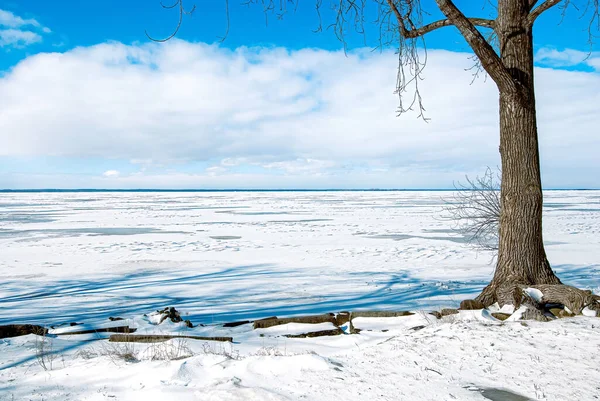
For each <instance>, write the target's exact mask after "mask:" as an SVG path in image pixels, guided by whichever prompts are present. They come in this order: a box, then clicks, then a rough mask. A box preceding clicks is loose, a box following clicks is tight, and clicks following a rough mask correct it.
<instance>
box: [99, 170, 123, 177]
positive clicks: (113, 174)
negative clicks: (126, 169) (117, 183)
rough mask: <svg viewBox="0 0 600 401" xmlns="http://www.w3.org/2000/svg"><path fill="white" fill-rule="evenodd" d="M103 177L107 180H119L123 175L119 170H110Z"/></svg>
mask: <svg viewBox="0 0 600 401" xmlns="http://www.w3.org/2000/svg"><path fill="white" fill-rule="evenodd" d="M102 175H103V176H104V177H107V178H117V177H119V176H120V175H121V173H120V172H118V171H117V170H108V171H105V172H104V173H103V174H102Z"/></svg>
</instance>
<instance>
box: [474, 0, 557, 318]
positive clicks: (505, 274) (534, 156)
mask: <svg viewBox="0 0 600 401" xmlns="http://www.w3.org/2000/svg"><path fill="white" fill-rule="evenodd" d="M529 7H530V6H529V2H528V1H527V0H504V1H501V2H499V3H498V18H497V20H496V32H497V34H498V38H499V41H500V58H501V60H502V63H503V64H504V67H505V68H506V69H507V70H508V72H509V73H510V75H511V77H512V79H513V80H514V82H515V83H516V84H517V85H516V90H514V89H513V87H510V86H509V87H504V86H503V85H498V87H499V91H500V155H501V160H502V185H501V193H500V198H501V205H502V207H501V212H500V226H499V227H500V228H499V229H500V232H499V249H498V261H497V265H496V271H495V273H494V277H493V279H492V281H491V283H490V284H489V285H488V286H487V287H486V288H485V289H484V290H483V292H482V293H481V294H480V295H479V296H478V297H477V299H478V300H479V301H481V302H482V303H483V304H484V305H486V306H488V305H490V304H492V303H494V302H496V301H498V302H499V303H501V304H503V303H509V301H510V300H511V299H514V297H515V296H516V295H517V294H516V293H515V287H516V286H519V285H537V284H560V280H559V279H558V277H556V275H555V274H554V272H553V271H552V269H551V267H550V264H549V263H548V260H547V258H546V252H545V250H544V243H543V238H542V185H541V176H540V161H539V149H538V132H537V122H536V108H535V94H534V85H533V84H534V76H533V75H534V69H533V37H532V31H531V27H530V25H529V24H528V15H529V9H530V8H529Z"/></svg>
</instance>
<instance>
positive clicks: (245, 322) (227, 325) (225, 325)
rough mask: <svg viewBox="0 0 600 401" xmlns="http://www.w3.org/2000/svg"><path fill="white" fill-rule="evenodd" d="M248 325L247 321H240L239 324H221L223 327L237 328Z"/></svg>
mask: <svg viewBox="0 0 600 401" xmlns="http://www.w3.org/2000/svg"><path fill="white" fill-rule="evenodd" d="M248 323H250V321H249V320H242V321H239V322H229V323H223V327H238V326H242V325H244V324H248Z"/></svg>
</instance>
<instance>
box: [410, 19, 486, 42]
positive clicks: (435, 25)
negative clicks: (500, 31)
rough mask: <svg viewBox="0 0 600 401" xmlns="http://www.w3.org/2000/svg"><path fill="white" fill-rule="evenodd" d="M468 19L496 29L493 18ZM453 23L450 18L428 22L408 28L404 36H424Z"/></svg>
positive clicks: (478, 24)
mask: <svg viewBox="0 0 600 401" xmlns="http://www.w3.org/2000/svg"><path fill="white" fill-rule="evenodd" d="M468 20H469V21H471V23H472V24H473V25H475V26H481V27H485V28H491V29H494V28H495V25H496V21H494V20H491V19H485V18H469V19H468ZM452 25H454V24H453V23H452V22H451V21H450V20H449V19H443V20H439V21H435V22H432V23H431V24H427V25H425V26H423V27H421V28H418V29H414V30H410V31H408V30H407V31H405V33H403V36H404V37H406V38H413V37H417V36H423V35H425V34H426V33H429V32H431V31H433V30H435V29H438V28H443V27H445V26H452Z"/></svg>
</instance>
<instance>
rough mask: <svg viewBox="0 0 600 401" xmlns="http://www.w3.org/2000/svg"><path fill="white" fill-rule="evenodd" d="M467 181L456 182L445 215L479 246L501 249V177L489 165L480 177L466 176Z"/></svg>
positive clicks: (459, 230)
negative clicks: (499, 236)
mask: <svg viewBox="0 0 600 401" xmlns="http://www.w3.org/2000/svg"><path fill="white" fill-rule="evenodd" d="M466 181H467V183H466V184H461V183H457V184H455V186H454V187H455V189H456V191H455V192H454V194H453V195H452V198H451V199H447V200H445V203H446V206H445V207H444V211H445V212H446V216H445V217H444V218H445V219H448V220H450V221H451V222H452V224H453V230H454V231H455V232H457V233H458V234H460V235H462V236H463V237H464V238H465V240H466V241H467V242H468V243H469V244H471V245H473V246H475V247H476V248H480V249H484V250H493V251H495V250H498V224H499V222H500V181H501V177H500V175H499V174H494V173H493V172H492V170H491V169H490V168H489V167H488V169H487V170H486V172H485V173H484V175H483V176H481V177H479V176H478V177H475V179H471V178H469V177H466Z"/></svg>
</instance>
